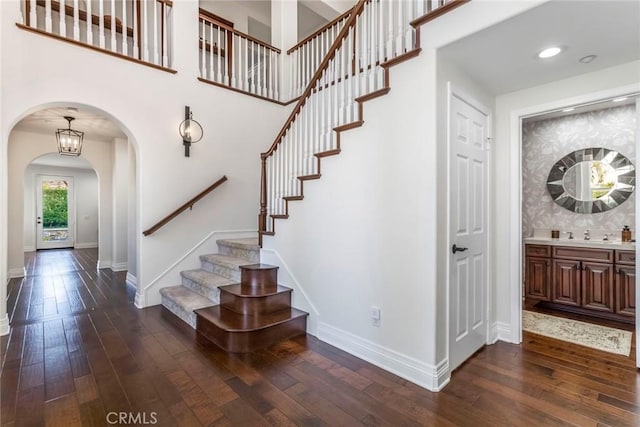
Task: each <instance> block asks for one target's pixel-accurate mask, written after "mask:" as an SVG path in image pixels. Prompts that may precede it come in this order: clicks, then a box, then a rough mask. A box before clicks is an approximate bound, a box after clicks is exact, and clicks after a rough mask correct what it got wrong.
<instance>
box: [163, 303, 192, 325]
mask: <svg viewBox="0 0 640 427" xmlns="http://www.w3.org/2000/svg"><path fill="white" fill-rule="evenodd" d="M162 305H163V306H164V308H166V309H167V310H169V311H170V312H172V313H173V314H175V315H176V316H178V317H179V318H180V319H182V320H183V321H184V322H186V323H187V324H189V326H191V327H192V328H193V329H195V328H196V323H197V322H196V314H195V313H194V312H193V311H186V310H185V309H183V308H182V307H180V306H179V305H178V304H176V303H175V302H174V301H173V300H171V299H169V298H167V297H165V296H164V295H163V296H162Z"/></svg>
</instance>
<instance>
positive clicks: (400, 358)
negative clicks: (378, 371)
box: [318, 322, 450, 391]
mask: <svg viewBox="0 0 640 427" xmlns="http://www.w3.org/2000/svg"><path fill="white" fill-rule="evenodd" d="M318 332H319V334H318V338H319V339H321V340H322V341H325V342H327V343H329V344H331V345H333V346H335V347H338V348H340V349H342V350H344V351H346V352H348V353H351V354H353V355H354V356H357V357H359V358H361V359H364V360H366V361H367V362H369V363H372V364H374V365H376V366H378V367H380V368H382V369H384V370H386V371H389V372H391V373H393V374H395V375H398V376H399V377H401V378H404V379H406V380H409V381H411V382H413V383H415V384H418V385H419V386H421V387H424V388H426V389H427V390H429V391H440V390H442V388H443V387H444V386H445V385H447V383H448V382H449V379H450V373H449V361H448V359H444V360H443V361H441V362H440V363H438V365H437V366H434V365H430V364H428V363H424V362H422V361H420V360H416V359H414V358H412V357H409V356H406V355H404V354H400V353H398V352H397V351H395V350H392V349H390V348H387V347H383V346H381V345H380V344H377V343H374V342H372V341H369V340H366V339H363V338H361V337H359V336H357V335H353V334H352V333H350V332H347V331H343V330H341V329H338V328H336V327H334V326H331V325H329V324H326V323H321V322H320V323H319V325H318Z"/></svg>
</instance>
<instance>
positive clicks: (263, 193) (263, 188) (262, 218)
mask: <svg viewBox="0 0 640 427" xmlns="http://www.w3.org/2000/svg"><path fill="white" fill-rule="evenodd" d="M267 157H268V154H267V153H262V154H261V155H260V160H261V162H260V163H261V164H262V171H261V172H260V215H259V216H258V244H259V245H260V247H262V233H264V232H265V231H267Z"/></svg>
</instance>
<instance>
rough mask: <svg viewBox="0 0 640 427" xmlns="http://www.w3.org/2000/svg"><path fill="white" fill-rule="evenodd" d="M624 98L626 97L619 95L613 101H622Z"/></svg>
mask: <svg viewBox="0 0 640 427" xmlns="http://www.w3.org/2000/svg"><path fill="white" fill-rule="evenodd" d="M625 99H627V97H626V96H621V97H620V98H616V99H614V100H613V102H620V101H624V100H625Z"/></svg>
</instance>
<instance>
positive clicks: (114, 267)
mask: <svg viewBox="0 0 640 427" xmlns="http://www.w3.org/2000/svg"><path fill="white" fill-rule="evenodd" d="M128 265H129V264H128V263H127V262H126V261H125V262H114V263H111V271H126V270H127V268H128Z"/></svg>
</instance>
